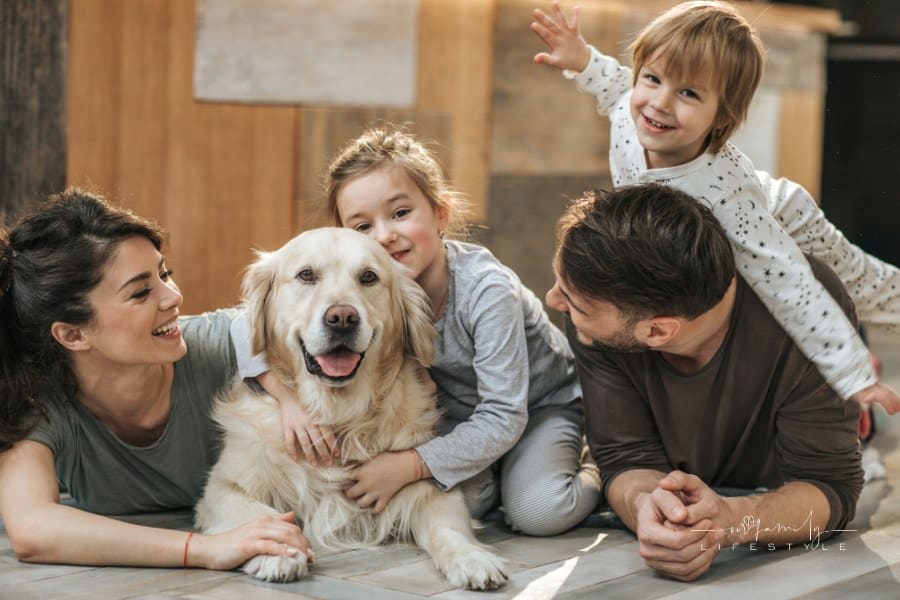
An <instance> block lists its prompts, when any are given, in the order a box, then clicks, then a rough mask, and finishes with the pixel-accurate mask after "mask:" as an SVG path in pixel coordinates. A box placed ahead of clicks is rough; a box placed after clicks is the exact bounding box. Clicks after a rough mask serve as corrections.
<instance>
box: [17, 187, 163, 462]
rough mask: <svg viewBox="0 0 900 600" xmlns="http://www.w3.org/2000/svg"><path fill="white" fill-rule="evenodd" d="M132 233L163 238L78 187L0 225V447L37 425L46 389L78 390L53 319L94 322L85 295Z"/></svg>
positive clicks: (143, 222) (144, 223) (138, 219)
mask: <svg viewBox="0 0 900 600" xmlns="http://www.w3.org/2000/svg"><path fill="white" fill-rule="evenodd" d="M134 236H141V237H145V238H147V239H148V240H150V242H152V243H153V245H154V246H155V247H156V249H157V250H161V249H162V246H163V242H164V239H165V234H164V233H163V231H162V230H161V229H160V228H159V227H158V226H157V225H155V224H154V223H152V222H150V221H148V220H146V219H143V218H142V217H139V216H137V215H135V214H134V213H132V212H131V211H129V210H126V209H123V208H119V207H116V206H113V205H111V204H109V203H107V202H106V201H105V200H104V199H103V198H102V197H100V196H98V195H95V194H92V193H90V192H87V191H84V190H80V189H77V188H69V189H67V190H66V191H65V192H63V193H61V194H56V195H53V196H51V197H50V198H48V199H47V200H46V201H45V202H43V203H42V204H40V205H39V206H38V207H36V208H35V209H34V210H33V211H32V212H30V213H29V214H28V215H26V216H25V217H23V218H22V219H21V220H20V221H19V222H18V223H17V224H16V225H14V226H12V227H11V228H10V229H8V230H7V229H6V228H5V227H0V450H5V449H7V448H9V447H10V446H11V445H12V444H13V443H15V442H16V441H18V440H20V439H22V438H23V437H24V436H25V435H26V434H27V433H28V432H29V431H30V430H31V428H32V427H34V424H35V423H36V422H37V419H38V418H39V416H40V414H41V411H42V402H43V401H44V399H45V398H46V396H47V395H48V394H52V393H62V394H64V395H67V396H73V395H74V394H75V392H76V391H77V386H76V383H75V378H74V374H73V373H72V370H71V364H70V360H69V355H68V352H67V351H66V350H65V348H63V346H62V345H60V344H59V343H57V342H56V340H55V339H54V338H53V337H52V335H51V333H50V328H51V325H52V324H53V323H54V322H56V321H60V322H63V323H68V324H71V325H87V324H89V323H90V322H91V321H92V319H93V317H94V311H93V308H92V307H91V305H90V303H89V302H88V298H87V296H88V294H89V293H90V292H91V290H93V289H94V288H95V287H96V286H97V284H99V283H100V281H101V279H102V278H103V272H104V267H105V266H106V264H107V262H108V261H109V260H110V258H111V257H112V256H113V255H114V253H115V252H116V250H117V248H118V246H119V244H120V243H121V242H122V241H124V240H126V239H128V238H131V237H134Z"/></svg>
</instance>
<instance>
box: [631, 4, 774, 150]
mask: <svg viewBox="0 0 900 600" xmlns="http://www.w3.org/2000/svg"><path fill="white" fill-rule="evenodd" d="M631 50H632V55H631V58H632V65H633V67H634V83H635V84H636V83H637V78H638V74H639V72H640V70H641V67H643V66H644V64H646V63H647V62H649V61H654V60H658V61H660V62H661V67H662V68H663V69H665V71H666V72H667V73H669V74H670V75H672V76H673V77H676V78H682V77H684V76H689V77H690V76H698V75H708V76H709V77H710V81H711V83H712V85H714V86H715V87H716V91H717V92H718V94H719V110H718V113H717V114H716V121H715V124H714V125H713V129H712V131H711V132H710V134H709V139H708V140H707V149H708V150H709V151H711V152H718V151H719V150H721V149H722V146H724V145H725V143H726V142H727V141H728V140H729V138H731V136H732V135H733V134H734V132H735V130H736V129H737V128H738V127H739V126H740V125H741V123H743V122H744V120H745V119H746V118H747V111H748V110H749V108H750V101H751V100H752V99H753V94H754V93H755V92H756V87H757V86H758V85H759V80H760V79H761V77H762V72H763V65H764V64H765V56H766V53H765V49H764V48H763V44H762V41H761V40H760V39H759V36H758V35H757V33H756V31H754V30H753V27H751V25H750V23H748V22H747V20H746V19H744V18H743V17H742V16H740V15H739V14H738V13H737V11H735V9H734V8H733V7H732V6H731V5H730V4H727V3H725V2H712V1H706V0H701V1H695V2H683V3H682V4H679V5H678V6H675V7H674V8H672V9H670V10H668V11H666V12H664V13H663V14H661V15H660V16H658V17H657V18H656V19H654V20H653V22H652V23H650V24H649V25H648V26H647V27H646V28H644V29H643V30H642V31H641V33H640V34H639V35H638V37H637V39H636V40H635V41H634V43H633V44H632V47H631Z"/></svg>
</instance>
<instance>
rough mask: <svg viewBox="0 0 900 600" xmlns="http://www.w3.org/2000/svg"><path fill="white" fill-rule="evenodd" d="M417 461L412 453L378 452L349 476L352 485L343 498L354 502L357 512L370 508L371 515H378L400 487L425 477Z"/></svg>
mask: <svg viewBox="0 0 900 600" xmlns="http://www.w3.org/2000/svg"><path fill="white" fill-rule="evenodd" d="M419 460H420V459H419V454H418V453H417V452H416V451H415V450H413V451H412V452H410V451H409V450H406V451H403V452H382V453H381V454H379V455H378V456H376V457H375V458H373V459H372V460H370V461H368V462H365V463H363V464H361V465H360V466H358V467H357V468H356V469H354V470H353V472H351V473H350V477H351V478H353V479H355V480H356V483H354V484H353V485H352V486H350V487H349V488H348V489H347V490H346V491H345V492H344V494H346V496H347V497H348V498H350V499H351V500H356V504H357V505H358V506H359V507H360V508H367V507H371V508H372V512H374V513H375V514H378V513H380V512H381V511H383V510H384V507H385V506H387V503H388V502H390V500H391V498H393V497H394V494H396V493H397V492H398V491H400V489H401V488H402V487H403V486H405V485H408V484H410V483H412V482H414V481H417V475H418V476H419V478H421V477H424V476H426V474H422V471H421V467H420V466H419Z"/></svg>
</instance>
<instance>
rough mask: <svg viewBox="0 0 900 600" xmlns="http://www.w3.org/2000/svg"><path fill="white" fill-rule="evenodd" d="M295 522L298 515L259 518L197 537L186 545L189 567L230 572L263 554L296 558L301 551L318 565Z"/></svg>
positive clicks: (291, 513)
mask: <svg viewBox="0 0 900 600" xmlns="http://www.w3.org/2000/svg"><path fill="white" fill-rule="evenodd" d="M296 521H297V517H296V515H295V514H294V513H293V512H288V513H284V514H281V515H275V516H268V515H266V516H261V517H257V518H255V519H253V520H252V521H250V522H249V523H245V524H244V525H241V526H240V527H237V528H235V529H232V530H230V531H225V532H222V533H219V534H216V535H201V534H195V535H194V536H193V537H192V538H191V540H190V542H189V544H188V546H187V554H186V557H185V559H186V564H187V566H190V567H203V568H205V569H215V570H218V571H228V570H230V569H235V568H237V567H239V566H241V565H242V564H244V563H245V562H247V561H248V560H250V559H251V558H253V557H254V556H258V555H260V554H266V555H269V556H281V555H287V556H296V555H297V554H298V553H301V552H302V553H303V554H305V555H306V557H307V560H308V561H309V562H311V563H312V562H315V560H316V556H315V554H314V553H313V551H312V549H311V548H310V547H309V541H308V540H307V539H306V536H304V535H303V530H301V529H300V527H299V526H298V525H297V522H296Z"/></svg>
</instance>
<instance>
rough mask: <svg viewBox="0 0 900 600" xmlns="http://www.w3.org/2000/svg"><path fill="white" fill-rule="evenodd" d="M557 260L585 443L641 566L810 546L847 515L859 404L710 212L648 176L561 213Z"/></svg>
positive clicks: (693, 574) (678, 570)
mask: <svg viewBox="0 0 900 600" xmlns="http://www.w3.org/2000/svg"><path fill="white" fill-rule="evenodd" d="M752 225H753V224H752V223H751V224H748V226H751V227H752ZM810 264H811V265H812V267H813V271H814V273H815V274H816V277H817V278H818V279H819V280H820V281H821V282H822V283H823V285H824V286H825V287H826V289H828V291H829V292H830V293H831V294H832V295H833V296H834V297H835V298H836V299H837V300H838V302H839V303H840V304H841V306H842V307H844V309H845V311H846V312H847V313H848V316H850V318H851V319H852V320H854V321H855V315H854V313H853V308H852V304H851V301H850V299H849V297H848V296H847V294H846V292H845V290H844V289H843V287H842V286H841V284H840V282H839V281H838V280H837V278H836V277H835V276H834V274H833V273H831V271H829V270H828V269H827V268H826V267H824V266H823V265H822V264H821V263H817V262H813V261H810ZM554 269H555V271H556V284H555V285H554V287H553V288H552V289H551V290H550V291H549V292H548V293H547V304H548V305H549V306H551V307H553V308H556V309H558V310H560V311H562V312H564V313H566V314H567V315H568V317H569V319H568V321H569V322H568V323H567V332H568V335H569V340H570V342H571V344H572V348H573V350H574V351H575V356H576V364H577V367H578V372H579V376H580V378H581V383H582V387H583V393H584V401H585V418H586V427H587V437H588V443H589V445H590V447H591V452H592V454H593V456H594V458H595V460H596V461H597V464H598V466H599V467H600V472H601V476H602V478H603V486H604V492H605V493H606V497H607V500H608V502H609V504H610V506H611V507H612V509H613V510H614V511H615V513H616V514H617V515H618V516H619V518H621V519H622V521H624V522H625V524H626V525H627V526H628V527H629V528H630V529H631V530H632V531H634V532H635V533H636V535H637V537H638V541H639V545H640V553H641V556H642V557H643V558H644V560H645V561H646V563H647V564H648V565H649V566H650V567H652V568H654V569H656V570H658V571H659V572H661V573H663V574H665V575H668V576H670V577H673V578H676V579H680V580H684V581H690V580H693V579H696V578H697V577H699V576H700V575H702V574H703V573H704V572H706V570H707V569H709V566H710V564H711V563H712V560H713V558H715V556H716V554H717V552H718V551H719V550H720V548H729V549H730V548H732V547H733V545H734V544H738V545H744V544H756V545H758V547H759V548H762V549H765V548H771V547H775V546H778V545H785V544H795V543H797V544H799V543H801V542H805V543H810V542H811V541H815V540H817V539H818V540H821V539H822V537H823V536H827V535H830V534H832V533H833V532H835V531H837V530H840V529H842V528H843V527H844V526H845V525H846V524H847V522H848V521H849V520H850V519H851V518H852V517H853V514H854V511H855V507H856V501H857V499H858V497H859V493H860V490H861V488H862V483H863V472H862V469H861V467H860V453H859V443H858V432H859V430H858V423H859V408H858V406H857V405H856V403H853V402H844V401H843V400H841V398H840V397H839V396H838V395H837V394H836V393H835V392H833V391H832V390H831V389H830V388H829V387H828V386H827V385H826V383H825V381H824V379H823V378H822V376H821V375H820V374H819V373H818V371H817V370H816V368H815V366H814V365H813V364H812V363H811V362H810V361H809V360H808V359H807V358H806V357H804V356H803V355H802V354H801V353H800V351H799V350H798V349H797V347H796V346H795V345H794V343H793V342H792V341H791V339H790V338H789V337H788V336H787V334H786V333H785V332H784V331H783V330H782V329H781V328H780V327H779V326H778V324H777V323H776V322H775V320H774V319H773V318H772V316H771V315H770V314H769V313H768V311H767V310H766V308H765V307H764V306H763V304H762V303H761V301H760V300H759V299H758V298H757V297H756V295H755V294H754V293H753V290H752V289H749V288H748V286H747V285H746V284H745V282H744V281H743V280H742V279H741V278H740V277H739V276H736V273H735V257H734V255H733V254H732V250H731V246H730V244H729V243H728V240H727V238H726V237H725V233H724V231H723V230H722V228H721V226H720V225H719V223H718V222H717V221H716V219H715V218H714V217H713V215H712V213H711V212H710V211H709V210H707V209H706V208H705V207H704V206H702V205H701V204H700V203H698V202H696V201H694V199H693V198H691V197H690V196H687V195H685V194H683V193H682V192H679V191H677V190H675V189H672V188H668V187H665V186H661V185H646V186H635V187H631V188H623V189H621V190H617V191H615V192H608V193H606V192H604V193H599V192H598V193H597V194H596V196H592V195H588V196H586V197H585V198H584V199H582V200H581V201H580V202H578V203H577V204H576V205H574V206H572V207H571V208H570V209H569V210H568V211H567V213H566V214H565V215H564V216H563V218H562V219H561V220H560V225H559V246H558V249H557V254H556V258H555V261H554ZM772 276H773V277H777V276H778V274H777V273H773V274H772ZM800 309H802V307H798V310H800ZM835 343H837V342H835ZM723 488H741V489H742V490H745V493H744V494H742V495H738V496H732V497H725V496H723V495H722V494H720V493H719V492H718V491H715V490H720V491H721V490H722V489H723ZM752 491H756V493H751V492H752Z"/></svg>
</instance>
